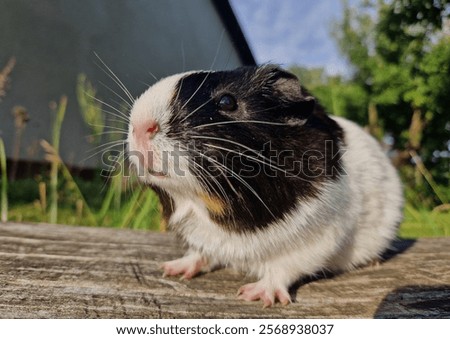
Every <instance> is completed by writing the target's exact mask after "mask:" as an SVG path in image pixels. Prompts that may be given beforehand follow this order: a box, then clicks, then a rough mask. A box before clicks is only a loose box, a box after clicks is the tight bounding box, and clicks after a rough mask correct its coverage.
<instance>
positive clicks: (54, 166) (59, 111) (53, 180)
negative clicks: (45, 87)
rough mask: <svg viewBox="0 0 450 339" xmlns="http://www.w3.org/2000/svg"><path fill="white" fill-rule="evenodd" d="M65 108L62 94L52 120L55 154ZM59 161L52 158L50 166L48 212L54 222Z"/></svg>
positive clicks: (65, 104) (57, 151)
mask: <svg viewBox="0 0 450 339" xmlns="http://www.w3.org/2000/svg"><path fill="white" fill-rule="evenodd" d="M66 108H67V96H65V95H64V96H62V97H61V99H60V101H59V104H58V106H57V107H56V116H55V120H54V122H53V131H52V147H53V149H54V150H55V154H59V141H60V137H61V126H62V122H63V120H64V115H65V113H66ZM60 164H61V162H60V161H57V160H56V159H53V161H52V163H51V168H50V214H49V216H50V217H49V222H50V223H52V224H56V223H57V221H58V168H59V166H60Z"/></svg>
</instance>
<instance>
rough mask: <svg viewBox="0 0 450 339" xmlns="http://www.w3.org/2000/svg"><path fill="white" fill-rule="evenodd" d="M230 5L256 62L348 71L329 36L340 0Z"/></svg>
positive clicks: (240, 0)
mask: <svg viewBox="0 0 450 339" xmlns="http://www.w3.org/2000/svg"><path fill="white" fill-rule="evenodd" d="M352 2H354V1H352ZM230 4H231V6H232V7H233V10H234V12H235V14H236V17H237V19H238V21H239V23H240V25H241V28H242V31H243V32H244V35H245V37H246V38H247V41H248V43H249V45H250V48H251V50H252V52H253V55H254V56H255V59H256V61H257V62H258V63H264V62H273V63H277V64H281V65H283V66H290V65H292V64H297V65H302V66H307V67H324V68H325V69H326V70H327V72H328V73H329V74H337V73H340V74H343V73H346V71H347V72H348V70H347V69H348V67H347V64H346V62H345V60H344V59H343V57H342V56H341V55H340V54H339V51H338V47H337V46H336V43H335V42H334V40H333V38H332V36H331V30H332V24H333V22H334V21H336V20H338V19H340V18H341V17H342V2H341V0H230Z"/></svg>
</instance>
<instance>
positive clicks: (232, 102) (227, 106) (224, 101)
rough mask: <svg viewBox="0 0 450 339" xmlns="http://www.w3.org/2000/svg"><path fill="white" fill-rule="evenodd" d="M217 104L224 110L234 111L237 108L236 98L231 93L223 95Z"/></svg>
mask: <svg viewBox="0 0 450 339" xmlns="http://www.w3.org/2000/svg"><path fill="white" fill-rule="evenodd" d="M217 105H218V106H219V108H220V109H221V110H222V111H234V110H235V109H236V108H237V102H236V99H235V98H234V97H233V96H232V95H230V94H224V95H222V96H221V97H220V99H219V101H218V102H217Z"/></svg>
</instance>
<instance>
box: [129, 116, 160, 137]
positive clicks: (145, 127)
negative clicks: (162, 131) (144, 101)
mask: <svg viewBox="0 0 450 339" xmlns="http://www.w3.org/2000/svg"><path fill="white" fill-rule="evenodd" d="M133 127H134V129H133V134H134V135H135V137H136V138H137V139H138V140H140V141H141V142H145V140H148V139H153V138H154V137H155V134H156V133H158V131H159V124H158V123H157V122H156V121H155V120H150V121H147V122H146V123H142V124H133Z"/></svg>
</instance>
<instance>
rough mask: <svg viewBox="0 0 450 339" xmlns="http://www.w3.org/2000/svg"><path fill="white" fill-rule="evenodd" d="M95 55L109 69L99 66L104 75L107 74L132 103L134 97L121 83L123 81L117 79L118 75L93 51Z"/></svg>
mask: <svg viewBox="0 0 450 339" xmlns="http://www.w3.org/2000/svg"><path fill="white" fill-rule="evenodd" d="M94 54H95V56H96V57H97V58H98V60H100V62H101V63H102V65H103V66H104V67H105V68H106V69H107V70H108V71H109V73H108V72H106V71H105V70H104V69H103V68H101V67H100V69H102V70H103V71H104V72H105V74H106V75H108V76H109V77H110V78H111V80H113V81H114V82H115V83H116V84H117V85H118V86H119V87H120V89H121V90H122V91H123V92H124V93H125V95H126V96H127V97H128V99H130V103H131V104H132V103H134V98H133V96H132V95H131V93H130V91H129V90H128V89H127V87H126V86H125V85H124V84H123V82H122V81H121V80H120V79H119V77H118V76H117V75H116V74H115V73H114V72H113V71H112V70H111V68H109V67H108V65H107V64H106V63H105V62H104V61H103V60H102V59H101V58H100V56H99V55H98V54H97V53H96V52H94Z"/></svg>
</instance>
